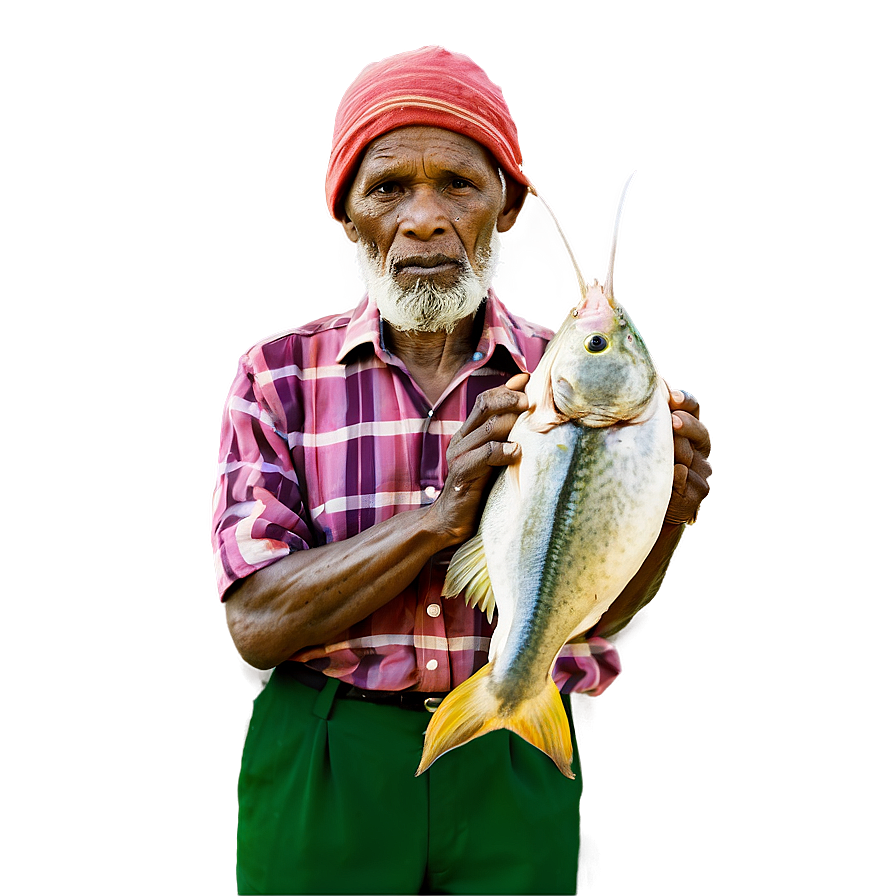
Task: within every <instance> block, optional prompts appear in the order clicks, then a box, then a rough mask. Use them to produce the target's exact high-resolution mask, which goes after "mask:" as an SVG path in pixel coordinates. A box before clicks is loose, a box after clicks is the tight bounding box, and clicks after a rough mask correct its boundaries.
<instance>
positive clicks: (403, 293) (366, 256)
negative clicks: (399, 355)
mask: <svg viewBox="0 0 896 896" xmlns="http://www.w3.org/2000/svg"><path fill="white" fill-rule="evenodd" d="M500 248H501V246H500V241H499V239H498V232H497V230H494V231H493V232H492V238H491V241H490V243H489V246H488V248H487V249H480V250H479V252H478V253H477V254H476V261H477V262H478V264H479V268H480V271H481V273H479V274H477V273H476V272H475V271H474V270H473V266H472V265H471V264H470V261H469V259H468V258H467V257H466V256H465V257H464V259H463V267H462V271H461V276H460V279H459V280H458V281H457V283H455V284H454V286H449V287H440V286H437V285H435V284H434V283H432V282H430V281H426V280H418V281H417V282H416V283H415V284H414V286H412V287H408V288H402V287H401V286H399V285H398V283H397V282H396V280H395V278H394V277H393V275H392V273H391V266H390V265H388V264H387V265H386V268H387V269H386V271H382V270H381V268H382V262H381V260H380V255H379V252H378V251H377V249H376V246H374V245H372V244H371V245H367V244H364V243H361V242H359V243H358V265H359V267H360V268H361V276H362V278H363V279H364V283H365V284H366V285H367V293H368V295H369V296H370V298H371V299H373V301H374V302H375V303H376V307H377V308H378V309H379V312H380V314H381V315H382V318H383V320H385V321H386V322H387V323H389V324H390V325H391V326H393V327H395V329H396V330H416V331H418V332H422V333H438V332H445V333H450V332H451V331H452V330H453V329H454V328H455V326H457V324H458V323H459V322H460V321H461V320H463V319H464V318H465V317H468V316H469V315H470V314H473V313H474V312H475V311H476V309H477V308H478V307H479V305H480V304H481V303H482V300H483V299H484V298H485V295H486V293H487V292H488V290H489V287H490V286H491V284H492V278H493V277H494V275H495V269H496V268H497V267H498V256H499V255H500Z"/></svg>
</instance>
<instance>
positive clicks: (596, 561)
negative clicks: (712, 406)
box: [417, 219, 674, 778]
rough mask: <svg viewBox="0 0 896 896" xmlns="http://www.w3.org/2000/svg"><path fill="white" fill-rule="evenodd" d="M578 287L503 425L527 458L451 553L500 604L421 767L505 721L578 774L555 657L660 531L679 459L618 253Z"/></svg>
mask: <svg viewBox="0 0 896 896" xmlns="http://www.w3.org/2000/svg"><path fill="white" fill-rule="evenodd" d="M617 225H618V219H617ZM614 248H615V237H614ZM583 291H584V293H585V294H584V297H583V299H582V301H581V302H580V303H579V304H578V305H577V306H576V308H574V309H573V310H572V311H571V312H570V314H569V315H568V316H567V318H566V320H565V321H564V322H563V324H562V326H561V327H560V329H559V331H558V332H557V334H556V335H555V336H554V338H553V339H552V340H551V342H550V344H549V345H548V348H547V350H546V352H545V354H544V357H543V358H542V360H541V362H540V363H539V364H538V366H537V367H536V368H535V370H534V371H533V373H532V376H531V378H530V380H529V383H528V385H527V387H526V394H527V396H528V398H529V409H528V410H527V411H525V412H524V413H523V414H521V415H520V417H519V418H518V419H517V422H516V423H515V425H514V427H513V429H512V431H511V433H510V435H509V440H510V441H514V442H517V443H518V444H519V445H520V447H521V449H522V451H521V457H520V460H519V461H517V462H516V463H514V464H512V465H511V466H509V467H506V468H504V469H503V470H502V471H501V473H500V474H499V476H498V478H497V479H496V481H495V484H494V486H493V488H492V490H491V492H490V494H489V497H488V500H487V502H486V505H485V508H484V510H483V514H482V520H481V523H480V527H479V530H478V532H477V534H476V535H475V536H474V537H473V538H472V539H471V540H470V541H468V542H466V543H465V544H463V545H461V547H460V548H459V549H458V550H457V552H456V553H455V556H454V557H453V559H452V561H451V564H450V565H449V568H448V572H447V576H446V581H445V588H444V592H443V593H444V594H445V595H446V596H449V597H453V596H456V595H458V594H460V593H461V592H464V593H465V596H466V600H467V603H468V604H474V605H475V606H478V607H479V608H480V609H482V610H483V611H484V612H486V613H487V614H488V616H489V620H491V618H492V614H493V613H494V609H495V607H496V606H497V609H498V624H497V627H496V630H495V633H494V637H493V638H492V642H491V648H490V651H489V662H488V664H487V665H486V666H484V667H483V668H482V669H480V670H479V671H478V672H477V673H476V674H475V675H473V676H471V677H470V678H469V679H468V680H467V681H465V682H463V683H462V684H461V685H459V686H458V687H457V688H455V689H454V690H453V691H452V692H451V693H450V694H449V695H448V696H447V697H446V698H445V700H444V701H443V702H442V704H441V706H440V707H439V708H438V709H437V710H436V712H435V714H434V715H433V717H432V719H431V720H430V723H429V726H428V728H427V730H426V739H425V744H424V749H423V757H422V760H421V762H420V766H419V768H418V770H417V774H418V775H419V774H421V773H422V772H424V771H425V770H426V769H427V768H428V767H429V766H430V765H431V764H432V763H433V762H434V761H435V760H436V759H437V758H438V757H439V756H441V755H442V754H443V753H445V752H447V751H448V750H451V749H454V748H455V747H459V746H462V745H463V744H465V743H467V742H469V741H470V740H472V739H473V738H476V737H479V736H481V735H483V734H487V733H488V732H490V731H495V730H497V729H500V728H507V729H510V730H511V731H514V732H516V733H517V734H518V735H520V736H521V737H523V738H524V739H525V740H527V741H528V742H529V743H531V744H533V745H534V746H536V747H538V749H540V750H542V751H543V752H544V753H546V754H547V755H548V756H550V757H551V759H553V760H554V762H555V763H556V765H557V767H558V768H559V769H560V771H561V772H563V774H564V775H566V776H567V777H569V778H572V777H574V775H573V773H572V770H571V763H572V740H571V736H570V730H569V721H568V719H567V717H566V712H565V710H564V708H563V703H562V701H561V699H560V693H559V691H558V689H557V686H556V685H555V684H554V681H553V679H552V677H551V672H552V670H553V668H554V663H555V661H556V659H557V657H558V655H559V654H560V650H561V648H562V647H563V645H564V644H566V643H567V642H568V641H571V640H573V639H575V638H576V637H578V636H580V635H583V634H584V633H586V632H587V631H588V630H589V629H591V628H592V627H593V626H594V625H595V624H596V623H597V621H598V620H599V619H600V617H601V616H602V615H603V613H604V611H605V610H606V609H607V608H608V607H609V606H610V604H611V603H613V601H614V600H615V599H616V598H617V597H618V595H619V594H620V592H621V591H622V589H623V588H624V587H625V586H626V584H627V583H628V582H629V581H630V580H631V578H632V577H633V576H634V574H635V573H636V572H637V570H638V569H639V568H640V566H641V564H642V563H643V562H644V560H645V558H646V557H647V555H648V553H649V552H650V549H651V548H652V547H653V545H654V543H655V542H656V539H657V536H658V535H659V532H660V527H661V526H662V522H663V517H664V515H665V512H666V508H667V506H668V503H669V497H670V494H671V490H672V471H673V465H674V461H673V451H672V419H671V413H670V410H669V393H668V389H667V388H666V384H665V382H664V381H663V379H662V378H661V377H660V376H659V375H658V374H657V372H656V369H655V367H654V365H653V361H652V360H651V358H650V354H649V353H648V351H647V348H646V346H645V345H644V342H643V340H642V338H641V336H640V334H639V333H638V331H637V329H636V328H635V326H634V325H633V324H632V322H631V320H630V318H629V317H628V315H627V314H626V313H625V310H624V309H623V308H622V307H621V306H620V305H618V304H617V303H616V301H615V299H614V298H613V293H612V254H611V262H610V271H609V274H608V277H607V283H606V284H605V285H604V287H601V286H600V285H599V284H598V283H597V281H595V283H594V285H593V286H591V287H590V288H588V289H587V290H583Z"/></svg>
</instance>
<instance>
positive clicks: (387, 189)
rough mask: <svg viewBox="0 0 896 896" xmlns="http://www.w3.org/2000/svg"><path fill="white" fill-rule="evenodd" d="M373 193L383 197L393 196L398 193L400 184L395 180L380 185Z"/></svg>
mask: <svg viewBox="0 0 896 896" xmlns="http://www.w3.org/2000/svg"><path fill="white" fill-rule="evenodd" d="M373 192H374V193H379V194H380V195H381V196H391V195H392V194H393V193H397V192H398V184H397V183H395V181H394V180H390V181H387V182H386V183H384V184H380V185H379V186H378V187H374V190H373Z"/></svg>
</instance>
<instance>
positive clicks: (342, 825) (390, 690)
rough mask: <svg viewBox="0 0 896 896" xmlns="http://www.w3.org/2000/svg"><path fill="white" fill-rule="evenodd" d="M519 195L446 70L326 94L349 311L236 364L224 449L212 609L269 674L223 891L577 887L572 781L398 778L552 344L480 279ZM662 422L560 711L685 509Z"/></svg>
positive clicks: (490, 133)
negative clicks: (655, 515)
mask: <svg viewBox="0 0 896 896" xmlns="http://www.w3.org/2000/svg"><path fill="white" fill-rule="evenodd" d="M528 186H529V184H528V181H527V178H526V176H525V175H524V174H523V171H522V157H521V154H520V148H519V144H518V139H517V131H516V127H515V125H514V123H513V120H512V119H511V117H510V113H509V111H508V109H507V105H506V103H505V101H504V97H503V95H502V93H501V91H500V90H499V88H498V87H496V86H495V85H494V84H493V83H492V82H491V81H490V80H489V78H488V77H487V76H486V74H485V72H483V71H482V69H480V68H479V67H478V66H477V65H475V64H474V63H473V62H472V61H471V60H470V59H468V58H467V57H465V56H461V55H458V54H454V53H450V52H448V51H446V50H443V49H441V48H436V47H427V48H424V49H421V50H418V51H415V52H410V53H403V54H400V55H398V56H394V57H391V58H389V59H386V60H383V61H381V62H378V63H375V64H373V65H370V66H368V67H367V68H366V69H364V71H363V72H362V73H361V74H360V76H359V77H358V78H357V80H356V81H355V82H354V83H353V84H352V85H351V86H350V87H349V89H348V91H347V93H346V94H345V96H344V98H343V100H342V102H341V104H340V107H339V110H338V112H337V116H336V127H335V132H334V136H333V150H332V154H331V157H330V164H329V170H328V172H327V178H326V197H327V202H328V205H329V209H330V213H331V215H332V216H333V217H334V218H336V219H337V220H338V221H340V222H341V224H342V227H343V229H344V230H345V233H346V235H347V236H348V238H349V239H350V240H351V241H352V242H354V243H355V244H356V245H357V249H358V258H359V261H360V265H361V269H362V271H363V274H364V278H365V281H366V285H367V292H366V295H365V296H364V298H363V299H362V301H361V303H360V304H359V305H358V306H357V307H356V308H355V309H354V310H353V311H350V312H346V313H343V314H333V315H331V316H329V317H324V318H321V319H319V320H316V321H314V322H313V323H309V324H307V325H305V326H301V327H299V328H297V329H295V330H293V331H291V332H290V333H288V334H286V335H282V336H280V337H278V338H276V339H273V340H269V341H266V342H263V343H261V344H259V345H256V346H255V347H254V348H252V349H251V350H250V351H249V352H248V353H247V354H246V355H245V356H243V358H242V359H241V361H240V366H239V371H238V375H237V378H236V381H235V382H234V385H233V387H232V389H231V392H230V395H229V398H228V401H227V408H226V412H225V419H224V424H223V428H222V436H221V456H220V461H221V472H220V480H219V484H218V489H217V491H216V508H215V529H214V543H215V547H216V558H217V572H218V582H219V588H220V593H221V596H222V599H223V600H224V601H225V607H226V613H227V621H228V624H229V626H230V631H231V634H232V636H233V640H234V643H235V644H236V647H237V649H238V650H239V652H240V654H241V655H242V657H243V658H244V659H245V660H246V661H247V662H249V663H251V664H252V665H253V666H255V667H257V668H259V669H271V668H273V669H274V672H273V674H272V676H271V678H270V681H269V683H268V684H267V686H266V687H265V689H264V690H263V691H262V693H261V694H260V695H259V697H258V699H257V700H256V703H255V707H254V711H253V716H252V721H251V724H250V727H249V732H248V735H247V738H246V744H245V749H244V754H243V764H242V770H241V774H240V780H239V803H240V809H239V825H238V858H237V877H238V884H239V889H240V892H242V893H381V892H388V893H417V892H458V893H462V892H467V893H545V892H550V893H567V892H574V891H575V882H576V869H577V862H578V843H579V833H578V826H579V812H578V804H579V797H580V793H581V775H577V776H576V779H575V780H569V779H568V778H566V777H564V776H563V775H561V774H559V773H558V772H557V769H556V768H555V767H554V765H553V763H552V762H551V760H550V759H549V758H548V757H547V756H545V755H544V754H542V753H541V752H539V751H538V750H536V749H535V748H534V747H532V746H530V745H529V744H528V743H526V742H524V741H523V740H522V739H520V738H518V737H517V736H516V735H512V734H509V733H508V732H506V731H504V732H496V733H492V734H489V735H487V736H486V737H482V738H479V739H477V740H475V741H473V742H472V743H470V744H469V745H467V746H465V747H464V748H463V749H462V750H455V751H453V752H451V753H448V754H447V755H445V756H444V757H443V758H442V759H440V760H439V762H437V763H436V764H435V765H434V766H433V767H432V768H431V769H430V770H429V771H427V772H426V774H424V775H422V776H420V777H415V775H414V772H415V769H416V767H417V764H418V762H419V760H420V753H421V747H422V738H423V732H424V730H425V728H426V725H427V723H428V721H429V718H430V714H429V713H430V711H432V710H433V709H434V708H435V707H436V706H437V705H438V702H439V700H440V699H441V698H442V697H443V696H444V695H445V694H446V693H447V692H448V691H449V690H451V689H452V688H454V687H456V686H457V685H458V684H459V683H461V682H462V681H464V680H465V679H467V678H468V677H469V676H470V675H472V674H473V673H474V672H475V671H476V670H477V669H479V668H480V667H481V666H482V665H484V664H485V662H486V661H487V656H488V649H489V641H490V637H491V635H492V632H493V630H494V625H493V623H490V622H489V621H488V620H487V618H486V616H485V615H484V614H483V613H481V612H480V611H478V610H476V609H471V608H468V607H466V606H465V604H464V601H463V600H447V599H443V597H442V594H441V592H442V584H443V581H444V575H445V570H446V566H447V562H448V560H449V559H450V557H451V554H452V551H453V549H455V548H456V547H457V545H459V544H461V543H462V542H464V541H465V540H466V539H468V538H469V537H471V536H472V535H473V534H474V532H475V530H476V526H477V523H478V519H479V514H480V512H481V509H482V504H483V501H484V497H485V495H486V493H487V490H488V486H489V484H490V482H491V479H492V476H493V473H494V471H495V470H496V468H498V467H501V466H503V465H506V464H508V463H510V462H512V461H513V460H514V458H515V457H517V456H518V453H519V450H520V449H519V447H518V446H516V445H514V444H511V443H510V442H508V441H507V436H508V434H509V432H510V429H511V427H512V425H513V423H514V421H515V419H516V417H517V416H518V415H519V414H520V413H521V412H522V411H523V410H524V409H525V408H526V406H527V400H526V397H525V394H524V393H523V392H522V391H521V390H522V389H523V388H524V386H525V383H526V381H527V378H528V373H529V372H530V371H531V370H532V369H533V368H534V367H535V365H536V364H537V362H538V360H539V358H540V357H541V355H542V353H543V351H544V348H545V346H546V344H547V342H548V340H549V338H550V336H551V333H550V332H549V331H548V330H545V329H544V328H542V327H539V326H536V325H533V324H531V323H528V322H527V321H524V320H522V319H521V318H519V317H517V316H515V315H514V314H512V313H511V312H510V311H509V310H508V309H507V308H506V307H505V306H504V305H503V304H502V302H501V301H500V300H499V299H498V297H497V296H496V295H495V294H494V292H493V291H492V290H491V288H490V286H491V278H492V274H493V272H494V269H495V265H496V262H497V257H498V234H500V233H504V232H506V231H508V230H510V228H511V227H512V226H513V224H514V222H515V221H516V219H517V216H518V215H519V213H520V211H521V209H522V207H523V203H524V201H525V199H526V195H527V191H528ZM325 301H326V302H327V303H329V302H330V301H331V299H330V297H327V298H326V300H325ZM333 301H334V302H335V303H336V304H337V306H338V304H341V303H342V302H343V301H344V299H338V298H335V299H333ZM671 404H672V410H673V420H674V424H673V425H674V427H675V436H676V438H675V442H676V472H675V484H674V488H673V492H672V497H671V501H670V504H669V508H668V511H667V514H666V521H665V523H664V525H663V528H662V531H661V533H660V536H659V538H658V540H657V542H656V544H655V546H654V548H653V550H652V552H651V554H650V555H649V557H648V558H647V560H646V561H645V563H644V565H643V567H642V568H641V570H640V571H639V573H638V574H637V575H636V576H635V578H634V579H633V580H632V581H631V582H630V583H629V585H628V586H627V588H626V589H625V590H624V592H623V593H622V594H621V595H620V597H619V598H618V599H617V600H616V602H615V603H614V604H613V605H612V607H611V608H610V609H609V610H608V611H607V613H606V614H605V616H604V617H603V619H602V620H601V622H600V624H599V626H598V628H597V630H596V631H594V632H591V633H590V634H589V637H588V638H587V639H586V641H585V643H586V644H587V649H585V650H583V649H582V645H576V649H575V650H570V651H565V652H563V653H561V655H560V657H559V659H558V661H557V664H556V667H555V669H554V673H553V675H554V680H555V681H556V683H557V685H558V686H559V688H560V690H561V693H563V694H564V695H568V694H569V693H570V692H574V691H575V692H581V693H587V694H599V693H601V691H603V690H604V689H605V688H606V687H607V685H608V684H609V683H610V682H611V681H612V680H613V678H614V677H615V676H616V675H617V673H618V671H619V664H618V659H617V655H616V652H615V649H614V648H613V646H612V645H611V644H610V643H609V642H608V641H607V640H605V638H606V636H607V635H611V634H613V633H615V632H616V631H618V630H619V629H620V628H622V627H623V626H624V625H625V624H626V623H627V622H628V621H629V620H630V619H631V618H632V616H633V615H634V614H635V613H636V612H637V611H638V610H639V609H640V608H641V607H642V606H643V605H644V604H646V603H647V601H649V600H650V599H651V598H652V597H653V595H654V594H655V593H656V590H657V589H658V587H659V585H660V582H661V580H662V578H663V575H664V573H665V570H666V566H667V565H668V561H669V558H670V557H671V554H672V551H673V550H674V548H675V546H676V544H677V543H678V539H679V537H680V535H681V531H682V526H683V524H684V523H685V522H686V521H688V520H690V519H692V518H693V517H694V515H695V514H696V510H697V507H698V505H699V503H700V501H701V500H702V499H703V497H704V496H705V495H706V493H707V491H708V486H707V483H706V480H707V477H708V476H709V472H710V469H709V465H708V462H707V460H706V456H707V455H708V453H709V437H708V434H707V431H706V429H705V428H704V427H703V425H702V424H701V423H700V422H699V420H698V419H697V416H698V407H697V404H696V401H694V399H692V398H691V397H690V396H688V395H687V394H686V393H676V392H673V393H672V402H671ZM568 699H569V698H568V696H565V697H564V700H565V701H566V706H567V711H568ZM574 769H575V770H576V771H578V756H577V755H576V758H575V760H574Z"/></svg>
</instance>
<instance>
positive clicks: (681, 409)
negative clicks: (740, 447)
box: [665, 390, 712, 525]
mask: <svg viewBox="0 0 896 896" xmlns="http://www.w3.org/2000/svg"><path fill="white" fill-rule="evenodd" d="M669 407H670V408H671V409H672V437H673V442H674V445H675V472H674V474H673V477H672V497H671V499H670V501H669V507H668V508H667V509H666V518H665V522H666V523H668V524H670V525H680V524H681V523H692V522H694V520H695V519H696V518H697V510H698V509H699V507H700V502H701V501H702V500H703V499H704V498H705V497H706V496H707V494H709V483H708V482H707V480H708V479H709V477H710V475H711V474H712V467H710V465H709V461H708V460H707V458H708V457H709V452H710V447H711V446H710V441H709V431H708V430H707V428H706V427H705V426H704V425H703V424H702V423H701V422H700V404H699V403H698V401H697V399H696V398H694V396H693V395H690V394H689V393H687V392H683V391H680V390H679V391H673V392H670V395H669Z"/></svg>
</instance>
